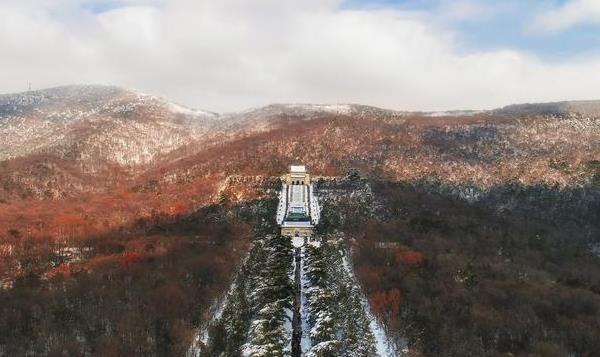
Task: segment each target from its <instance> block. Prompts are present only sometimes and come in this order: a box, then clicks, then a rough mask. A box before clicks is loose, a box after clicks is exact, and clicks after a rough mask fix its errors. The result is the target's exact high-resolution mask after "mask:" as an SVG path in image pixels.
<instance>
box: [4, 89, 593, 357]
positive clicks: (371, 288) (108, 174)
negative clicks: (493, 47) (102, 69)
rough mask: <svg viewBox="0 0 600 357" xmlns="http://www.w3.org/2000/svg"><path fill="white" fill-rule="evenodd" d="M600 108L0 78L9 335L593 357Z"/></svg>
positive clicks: (49, 350)
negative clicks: (430, 109) (211, 97)
mask: <svg viewBox="0 0 600 357" xmlns="http://www.w3.org/2000/svg"><path fill="white" fill-rule="evenodd" d="M597 108H598V106H597V105H596V104H595V103H594V102H564V103H550V104H531V105H517V106H509V107H506V108H500V109H497V110H491V111H477V112H470V111H465V112H440V113H419V112H401V111H392V110H386V109H380V108H374V107H368V106H362V105H350V104H348V105H308V104H307V105H302V104H276V105H270V106H267V107H264V108H255V109H251V110H247V111H244V112H239V113H225V114H217V113H210V112H206V111H199V110H191V109H186V108H183V107H181V106H178V105H176V104H174V103H171V102H169V101H168V100H165V99H162V98H158V97H155V96H151V95H147V94H142V93H137V92H133V91H128V90H124V89H120V88H115V87H102V86H72V87H61V88H54V89H48V90H43V91H35V92H26V93H19V94H12V95H3V96H0V139H1V140H0V356H27V355H42V356H46V355H47V356H55V355H56V356H58V355H83V356H159V355H160V356H184V355H186V356H220V355H222V356H240V355H243V356H278V355H280V356H290V355H292V353H294V354H295V355H298V353H299V352H300V351H301V352H302V353H304V355H305V356H314V357H316V356H338V355H339V356H345V355H351V356H373V355H381V356H392V355H402V354H407V355H410V356H440V355H455V356H463V355H475V356H480V355H481V356H506V355H514V356H531V355H535V356H565V355H572V356H593V355H594V353H595V351H598V350H600V346H599V345H598V341H600V339H598V331H600V321H598V319H597V316H598V315H599V314H598V312H600V280H599V277H600V257H599V256H598V254H597V249H596V248H595V247H597V246H598V244H600V241H599V239H600V226H599V225H598V222H600V113H598V112H597ZM297 163H301V164H303V165H305V168H304V171H305V172H304V173H302V172H297V173H296V174H302V175H301V176H298V177H295V178H294V179H292V178H291V177H287V178H286V176H285V175H286V174H289V173H290V170H289V169H290V168H289V165H290V164H297ZM295 166H296V165H295ZM297 171H302V170H299V168H298V170H297ZM308 173H310V177H309V178H308V177H307V176H304V175H305V174H308ZM303 180H304V181H303ZM292 181H295V182H292ZM293 187H295V188H293ZM288 188H289V190H288ZM282 190H284V191H283V192H285V194H282ZM282 198H284V199H282ZM282 202H284V203H285V204H283V205H282ZM282 228H286V229H284V230H282ZM282 233H283V236H282ZM296 235H298V237H295V236H296ZM284 236H287V238H286V237H284ZM294 238H301V239H300V240H299V241H298V240H297V239H296V240H295V241H296V243H297V245H298V247H294ZM298 242H301V243H302V246H301V247H300V244H299V243H298ZM296 258H299V260H297V261H296ZM294 316H296V317H294ZM294 332H295V333H294ZM294 336H296V338H294Z"/></svg>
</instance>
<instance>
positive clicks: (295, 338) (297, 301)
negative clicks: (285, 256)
mask: <svg viewBox="0 0 600 357" xmlns="http://www.w3.org/2000/svg"><path fill="white" fill-rule="evenodd" d="M294 261H295V263H296V268H295V269H294V286H295V289H296V291H295V294H294V317H293V320H292V330H293V332H292V357H301V356H302V346H301V341H302V318H301V311H300V307H301V305H302V302H301V294H302V282H301V280H300V275H301V272H300V270H301V248H295V251H294Z"/></svg>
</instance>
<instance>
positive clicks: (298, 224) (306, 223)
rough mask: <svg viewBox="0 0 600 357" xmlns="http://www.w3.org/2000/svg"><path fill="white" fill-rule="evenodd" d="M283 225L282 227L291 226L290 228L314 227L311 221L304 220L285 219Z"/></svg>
mask: <svg viewBox="0 0 600 357" xmlns="http://www.w3.org/2000/svg"><path fill="white" fill-rule="evenodd" d="M281 226H282V227H290V228H311V227H313V225H312V223H311V222H309V221H303V222H293V221H283V223H282V224H281Z"/></svg>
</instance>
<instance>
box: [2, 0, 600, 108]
mask: <svg viewBox="0 0 600 357" xmlns="http://www.w3.org/2000/svg"><path fill="white" fill-rule="evenodd" d="M0 68H1V70H0V93H13V92H21V91H24V90H27V87H28V83H29V82H31V85H32V87H33V88H34V89H42V88H48V87H54V86H60V85H69V84H109V85H117V86H121V87H125V88H130V89H136V90H139V91H141V92H145V93H151V94H155V95H159V96H162V97H165V98H168V99H170V100H173V101H175V102H177V103H180V104H183V105H186V106H189V107H193V108H198V109H206V110H212V111H217V112H230V111H237V110H243V109H247V108H251V107H258V106H263V105H267V104H271V103H360V104H366V105H375V106H380V107H385V108H392V109H400V110H457V109H489V108H496V107H501V106H504V105H508V104H512V103H525V102H547V101H559V100H576V99H600V0H495V1H494V0H452V1H443V0H296V1H292V0H252V1H249V0H211V1H208V0H1V1H0Z"/></svg>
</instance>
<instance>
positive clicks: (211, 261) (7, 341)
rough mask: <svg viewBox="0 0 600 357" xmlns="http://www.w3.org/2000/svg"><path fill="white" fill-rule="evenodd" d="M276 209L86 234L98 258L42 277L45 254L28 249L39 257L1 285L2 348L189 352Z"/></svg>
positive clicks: (223, 210) (253, 208)
mask: <svg viewBox="0 0 600 357" xmlns="http://www.w3.org/2000/svg"><path fill="white" fill-rule="evenodd" d="M272 210H273V201H272V200H268V199H267V200H255V201H246V202H243V203H236V204H230V203H227V202H223V203H221V204H215V205H209V206H205V207H203V208H201V209H199V210H197V211H195V212H192V213H186V214H176V215H163V216H156V217H153V218H152V220H149V221H147V222H137V223H136V224H135V225H134V226H131V227H128V228H127V229H122V230H115V231H111V232H108V233H104V234H103V235H101V236H97V237H95V238H88V239H86V240H85V247H86V249H87V251H89V252H90V253H88V254H89V255H92V256H91V257H89V259H85V260H83V259H82V260H81V261H79V262H78V261H72V262H71V263H68V264H66V263H65V264H61V263H60V262H54V263H53V264H55V265H56V267H55V268H54V269H51V271H50V272H48V273H46V274H43V275H40V274H39V273H37V270H36V269H34V268H33V267H35V266H39V265H40V264H41V263H43V262H41V261H40V260H43V259H44V258H45V257H43V256H42V257H39V256H38V255H36V254H35V253H36V252H33V254H31V255H22V256H21V258H20V259H21V262H20V263H21V264H23V265H25V264H27V263H28V262H27V260H28V259H35V260H36V261H31V262H30V263H31V265H32V269H31V270H30V271H28V272H27V273H26V274H23V275H22V276H19V277H18V278H17V279H16V280H15V281H14V285H13V287H12V288H11V289H3V290H0V355H5V356H25V355H36V356H37V355H43V356H64V355H68V356H78V355H91V356H147V355H153V356H182V355H185V353H186V352H187V350H188V349H189V346H190V341H191V340H192V338H193V334H194V333H195V332H196V330H197V327H198V326H200V325H202V324H203V323H204V321H207V320H208V316H209V315H210V314H211V307H212V306H213V305H214V302H215V301H216V300H217V299H219V298H220V296H221V294H222V293H223V292H224V291H226V289H227V287H228V285H229V283H230V282H231V281H230V280H231V277H232V276H233V275H234V271H235V270H236V269H237V268H238V265H239V262H240V260H241V257H243V256H244V255H245V254H246V252H247V251H248V248H249V242H250V241H251V238H252V236H253V234H254V233H253V230H254V227H255V226H256V222H257V219H258V218H257V217H261V216H263V215H265V214H266V213H265V212H270V211H272ZM47 244H50V243H47ZM38 245H39V244H38ZM35 246H37V245H34V246H32V247H35ZM55 255H56V256H55V257H54V259H59V258H60V254H55ZM48 258H49V259H51V258H53V257H48ZM236 262H238V263H236Z"/></svg>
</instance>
